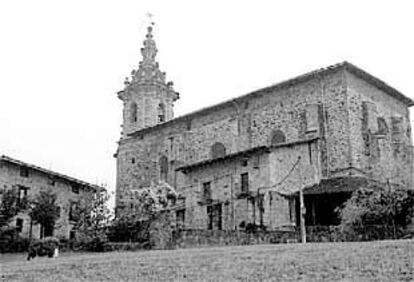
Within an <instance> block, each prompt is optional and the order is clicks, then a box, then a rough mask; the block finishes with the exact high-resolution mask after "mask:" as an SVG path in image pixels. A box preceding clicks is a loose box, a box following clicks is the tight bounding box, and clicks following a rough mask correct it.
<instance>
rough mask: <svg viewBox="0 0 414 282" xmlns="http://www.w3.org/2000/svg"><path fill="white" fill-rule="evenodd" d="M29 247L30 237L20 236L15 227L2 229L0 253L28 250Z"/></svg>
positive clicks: (0, 233) (0, 231)
mask: <svg viewBox="0 0 414 282" xmlns="http://www.w3.org/2000/svg"><path fill="white" fill-rule="evenodd" d="M28 249H29V238H25V237H20V236H19V234H18V233H17V232H16V228H15V227H3V228H1V229H0V253H18V252H26V251H27V250H28Z"/></svg>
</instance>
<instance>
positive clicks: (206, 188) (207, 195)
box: [203, 182, 211, 200]
mask: <svg viewBox="0 0 414 282" xmlns="http://www.w3.org/2000/svg"><path fill="white" fill-rule="evenodd" d="M203 199H204V200H210V199H211V182H205V183H203Z"/></svg>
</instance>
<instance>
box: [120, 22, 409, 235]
mask: <svg viewBox="0 0 414 282" xmlns="http://www.w3.org/2000/svg"><path fill="white" fill-rule="evenodd" d="M157 52H158V50H157V47H156V42H155V40H154V38H153V27H152V26H149V27H148V31H147V34H146V38H145V40H144V42H143V48H141V53H142V61H141V62H140V63H139V67H138V69H137V70H133V71H132V73H131V76H132V77H131V78H128V79H126V81H125V86H124V89H123V90H122V91H120V92H118V98H119V99H120V100H121V101H122V103H123V124H122V134H121V138H120V140H119V143H118V144H119V145H118V149H117V152H116V154H115V157H116V159H117V183H116V210H117V213H119V212H122V210H125V209H134V207H135V193H136V192H137V191H139V189H142V188H143V187H150V186H152V185H156V184H157V183H161V182H162V183H168V184H169V185H170V186H172V187H174V188H175V190H176V191H177V193H178V195H179V196H178V199H177V200H176V201H175V202H174V203H173V204H172V205H171V208H170V212H171V215H172V218H173V221H174V223H175V224H176V226H179V227H180V228H185V229H202V230H243V229H245V228H246V227H247V226H249V225H250V226H251V225H252V224H253V225H255V226H262V227H264V228H266V230H283V229H290V228H295V227H296V226H299V225H300V218H301V217H300V216H299V214H300V209H299V202H300V201H299V198H300V197H299V195H300V194H303V199H304V205H305V210H306V215H305V222H306V225H335V224H338V215H337V214H336V212H335V209H336V207H338V206H340V205H341V204H343V203H344V201H346V199H348V198H349V197H350V195H351V193H352V192H353V191H354V190H356V189H358V188H359V187H366V186H367V185H369V184H370V183H384V184H387V185H390V186H398V187H404V188H407V189H414V186H413V185H414V179H413V177H414V162H413V159H414V158H413V155H414V150H413V143H412V142H413V140H412V133H411V126H410V117H409V107H411V106H413V105H414V101H413V100H411V99H410V98H408V97H406V96H404V95H403V94H402V93H400V92H399V91H398V90H396V89H395V88H393V87H391V86H389V85H388V84H386V83H385V82H383V81H381V80H380V79H378V78H376V77H374V76H372V75H371V74H369V73H367V72H365V71H364V70H362V69H360V68H358V67H356V66H354V65H352V64H350V63H348V62H343V63H339V64H336V65H332V66H329V67H326V68H323V69H319V70H315V71H313V72H310V73H306V74H303V75H300V76H297V77H295V78H292V79H289V80H287V81H283V82H280V83H277V84H274V85H271V86H268V87H265V88H262V89H258V90H256V91H253V92H251V93H247V94H245V95H242V96H239V97H235V98H234V99H231V100H228V101H224V102H222V103H220V104H217V105H213V106H210V107H206V108H203V109H200V110H198V111H195V112H192V113H189V114H186V115H183V116H180V117H177V118H175V117H174V103H176V102H177V101H178V100H179V98H180V95H179V93H177V92H176V90H175V89H174V87H173V83H172V82H167V80H166V74H165V73H164V72H162V71H161V70H160V68H159V64H158V62H157V61H156V55H157Z"/></svg>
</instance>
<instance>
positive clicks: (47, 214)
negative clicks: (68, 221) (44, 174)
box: [29, 189, 60, 238]
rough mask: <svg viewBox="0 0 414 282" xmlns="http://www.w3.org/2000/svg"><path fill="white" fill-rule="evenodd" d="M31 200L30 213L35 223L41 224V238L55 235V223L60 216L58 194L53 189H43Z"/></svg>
mask: <svg viewBox="0 0 414 282" xmlns="http://www.w3.org/2000/svg"><path fill="white" fill-rule="evenodd" d="M30 202H31V209H30V212H29V215H30V217H31V219H32V221H33V223H35V224H40V225H41V229H40V230H41V232H40V238H43V237H44V236H45V235H47V236H48V235H53V229H54V227H55V223H56V221H57V220H58V218H59V217H60V207H59V206H58V205H57V195H56V194H55V193H53V191H52V190H51V189H48V190H41V191H40V192H39V193H38V194H36V195H35V197H34V198H33V199H32V200H31V201H30Z"/></svg>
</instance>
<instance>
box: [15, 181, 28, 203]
mask: <svg viewBox="0 0 414 282" xmlns="http://www.w3.org/2000/svg"><path fill="white" fill-rule="evenodd" d="M29 189H30V188H29V187H24V186H19V198H18V199H17V200H18V204H19V205H23V204H24V203H25V202H26V201H27V195H28V193H29Z"/></svg>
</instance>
